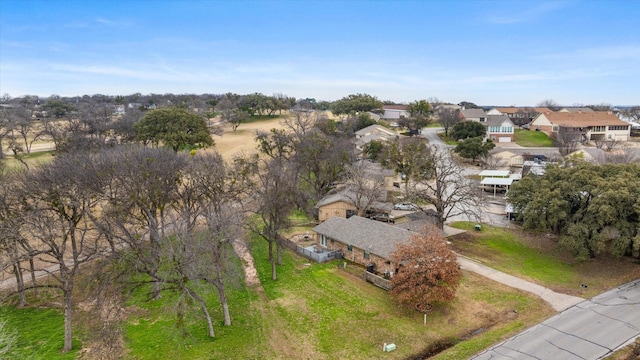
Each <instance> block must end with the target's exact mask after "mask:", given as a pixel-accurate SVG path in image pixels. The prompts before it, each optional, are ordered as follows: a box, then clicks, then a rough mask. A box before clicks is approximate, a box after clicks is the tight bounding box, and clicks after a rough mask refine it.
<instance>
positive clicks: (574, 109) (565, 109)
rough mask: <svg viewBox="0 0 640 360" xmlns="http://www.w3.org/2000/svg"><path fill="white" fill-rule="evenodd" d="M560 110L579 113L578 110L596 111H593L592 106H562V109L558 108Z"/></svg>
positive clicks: (585, 111) (583, 111)
mask: <svg viewBox="0 0 640 360" xmlns="http://www.w3.org/2000/svg"><path fill="white" fill-rule="evenodd" d="M558 112H564V113H577V112H582V113H592V112H595V111H593V109H592V108H588V107H565V108H562V109H560V110H558Z"/></svg>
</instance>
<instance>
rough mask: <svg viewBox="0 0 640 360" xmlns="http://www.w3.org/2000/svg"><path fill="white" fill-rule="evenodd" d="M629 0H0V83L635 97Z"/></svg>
mask: <svg viewBox="0 0 640 360" xmlns="http://www.w3.org/2000/svg"><path fill="white" fill-rule="evenodd" d="M638 19H640V0H626V1H596V0H583V1H549V2H546V1H497V0H494V1H445V0H441V1H207V0H200V1H195V0H194V1H189V0H186V1H151V0H130V1H117V0H109V1H106V0H105V1H81V0H75V1H58V0H48V1H30V0H26V1H25V0H22V1H14V0H2V1H0V93H2V94H4V93H8V94H10V95H11V96H13V97H17V96H22V95H25V94H35V95H41V96H49V95H51V94H58V95H63V96H73V95H83V94H96V93H100V94H109V95H118V94H132V93H136V92H140V93H143V94H148V93H176V94H184V93H196V94H200V93H214V94H219V93H225V92H229V91H231V92H236V93H239V94H246V93H251V92H261V93H264V94H266V95H271V94H274V93H283V94H286V95H289V96H294V97H297V98H306V97H313V98H316V99H318V100H336V99H339V98H341V97H343V96H346V95H348V94H353V93H368V94H371V95H374V96H377V97H378V98H379V99H381V100H392V101H397V102H409V101H414V100H417V99H427V98H432V97H435V98H438V99H440V100H443V101H448V102H453V103H457V102H460V101H463V100H464V101H471V102H474V103H477V104H482V105H517V106H522V105H535V104H536V103H538V102H540V101H541V100H544V99H553V100H555V101H556V102H558V103H560V104H563V105H572V104H576V103H581V104H593V103H602V102H606V103H610V104H614V105H637V104H640V23H639V22H638V21H639V20H638Z"/></svg>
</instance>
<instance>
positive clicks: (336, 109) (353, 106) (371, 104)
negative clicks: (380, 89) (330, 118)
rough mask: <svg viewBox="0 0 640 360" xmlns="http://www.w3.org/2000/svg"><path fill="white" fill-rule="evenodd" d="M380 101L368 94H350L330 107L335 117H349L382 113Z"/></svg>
mask: <svg viewBox="0 0 640 360" xmlns="http://www.w3.org/2000/svg"><path fill="white" fill-rule="evenodd" d="M382 106H383V104H382V101H380V100H378V98H376V97H375V96H371V95H369V94H352V95H349V96H346V97H343V98H342V99H340V100H337V101H335V102H334V103H333V105H332V106H331V112H333V113H334V114H335V115H338V116H340V115H349V114H355V113H356V112H367V111H382Z"/></svg>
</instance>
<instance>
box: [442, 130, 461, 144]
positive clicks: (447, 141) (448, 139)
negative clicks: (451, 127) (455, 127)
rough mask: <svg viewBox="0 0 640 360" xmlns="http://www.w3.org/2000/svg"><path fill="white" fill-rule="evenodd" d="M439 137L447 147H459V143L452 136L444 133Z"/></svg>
mask: <svg viewBox="0 0 640 360" xmlns="http://www.w3.org/2000/svg"><path fill="white" fill-rule="evenodd" d="M438 136H440V139H442V141H444V142H445V144H447V145H454V146H455V145H458V142H457V141H456V140H454V139H453V138H452V137H451V136H445V135H444V132H440V133H438Z"/></svg>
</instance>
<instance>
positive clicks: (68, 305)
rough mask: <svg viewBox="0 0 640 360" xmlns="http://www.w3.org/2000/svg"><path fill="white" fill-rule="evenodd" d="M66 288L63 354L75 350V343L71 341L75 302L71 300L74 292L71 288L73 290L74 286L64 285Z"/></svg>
mask: <svg viewBox="0 0 640 360" xmlns="http://www.w3.org/2000/svg"><path fill="white" fill-rule="evenodd" d="M63 286H64V287H65V290H64V291H63V292H64V347H63V348H62V352H68V351H70V350H71V349H73V343H72V339H71V310H72V305H73V302H72V301H73V300H72V298H71V293H72V291H71V290H70V289H69V288H71V289H72V288H73V285H69V284H66V285H63Z"/></svg>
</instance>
